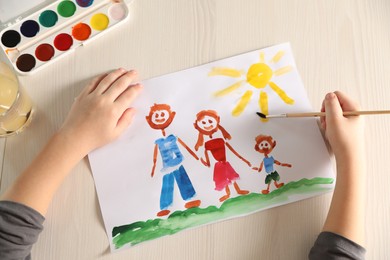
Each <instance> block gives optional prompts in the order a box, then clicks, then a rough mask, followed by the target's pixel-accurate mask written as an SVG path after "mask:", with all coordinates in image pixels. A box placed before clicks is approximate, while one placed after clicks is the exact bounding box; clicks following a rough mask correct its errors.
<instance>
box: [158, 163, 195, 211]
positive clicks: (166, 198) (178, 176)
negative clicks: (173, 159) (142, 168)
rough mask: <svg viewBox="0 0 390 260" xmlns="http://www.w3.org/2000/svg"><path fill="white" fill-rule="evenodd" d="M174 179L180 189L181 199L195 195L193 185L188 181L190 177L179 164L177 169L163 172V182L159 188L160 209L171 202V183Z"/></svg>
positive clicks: (172, 183) (166, 206)
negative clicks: (166, 172)
mask: <svg viewBox="0 0 390 260" xmlns="http://www.w3.org/2000/svg"><path fill="white" fill-rule="evenodd" d="M174 180H176V183H177V186H178V187H179V190H180V195H181V197H182V198H183V200H188V199H190V198H192V197H193V196H194V195H195V193H196V192H195V190H194V187H193V186H192V183H191V181H190V178H189V177H188V175H187V172H186V170H185V169H184V167H183V166H180V167H179V169H177V170H175V171H173V172H171V173H168V174H165V175H164V177H163V184H162V188H161V197H160V209H161V210H163V209H166V208H168V207H169V206H170V205H171V204H172V202H173V185H174Z"/></svg>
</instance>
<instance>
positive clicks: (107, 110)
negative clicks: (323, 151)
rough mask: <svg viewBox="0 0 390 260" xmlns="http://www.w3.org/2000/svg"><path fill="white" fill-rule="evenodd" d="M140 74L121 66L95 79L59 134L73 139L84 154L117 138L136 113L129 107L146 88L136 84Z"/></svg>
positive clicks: (72, 110) (74, 104)
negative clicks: (135, 81) (143, 88)
mask: <svg viewBox="0 0 390 260" xmlns="http://www.w3.org/2000/svg"><path fill="white" fill-rule="evenodd" d="M136 75H137V73H136V72H135V71H133V70H132V71H126V70H125V69H117V70H115V71H113V72H111V73H109V74H108V75H107V74H104V75H101V76H98V77H96V78H94V79H93V80H92V81H91V82H90V83H89V84H88V85H87V86H86V87H85V88H84V89H83V90H82V91H81V93H80V94H79V96H78V97H77V98H76V99H75V101H74V103H73V105H72V107H71V109H70V112H69V115H68V117H67V118H66V120H65V122H64V124H63V125H62V127H61V128H60V129H59V131H58V134H61V135H63V136H64V137H65V138H67V139H68V140H69V141H71V142H73V143H74V147H75V151H77V152H78V153H80V155H82V156H85V155H86V154H88V153H89V152H90V151H92V150H94V149H96V148H98V147H101V146H103V145H105V144H107V143H109V142H111V141H113V140H115V139H116V138H117V137H118V136H119V135H120V134H121V133H122V132H123V131H124V130H125V129H126V128H127V127H128V126H129V125H130V123H131V122H132V120H133V117H134V114H135V109H134V108H129V107H130V105H131V104H132V103H133V101H134V99H135V98H136V97H137V96H138V94H139V93H140V91H141V89H142V85H141V84H139V83H134V80H135V79H136Z"/></svg>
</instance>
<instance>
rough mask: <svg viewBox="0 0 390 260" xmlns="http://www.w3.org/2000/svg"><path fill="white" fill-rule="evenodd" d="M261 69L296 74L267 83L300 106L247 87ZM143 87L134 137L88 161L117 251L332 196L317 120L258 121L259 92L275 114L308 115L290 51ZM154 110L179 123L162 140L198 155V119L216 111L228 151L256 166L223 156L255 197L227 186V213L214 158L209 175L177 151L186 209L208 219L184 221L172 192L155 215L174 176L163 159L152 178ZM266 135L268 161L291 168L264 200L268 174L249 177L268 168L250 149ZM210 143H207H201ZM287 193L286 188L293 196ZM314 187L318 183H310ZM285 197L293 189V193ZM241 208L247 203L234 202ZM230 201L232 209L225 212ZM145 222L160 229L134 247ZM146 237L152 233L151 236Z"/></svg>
mask: <svg viewBox="0 0 390 260" xmlns="http://www.w3.org/2000/svg"><path fill="white" fill-rule="evenodd" d="M280 51H282V52H284V54H283V55H279V56H280V57H279V58H280V59H279V60H277V61H275V60H274V61H272V59H273V58H274V57H275V56H278V55H277V53H279V54H280ZM261 57H262V58H261ZM260 59H264V63H265V64H266V65H267V66H268V67H269V68H270V69H271V70H272V71H273V72H275V71H277V70H278V69H280V68H283V67H286V66H289V68H290V71H287V72H285V73H283V74H281V75H279V76H275V75H273V76H272V78H271V79H270V81H271V82H274V83H275V84H276V85H278V86H279V87H280V89H282V90H283V91H284V92H285V94H286V95H287V96H288V97H289V98H290V99H293V100H294V104H287V103H285V102H284V101H283V100H282V99H281V98H280V96H279V95H277V94H276V92H275V91H274V90H273V89H271V88H270V86H269V85H267V86H265V87H264V88H262V89H257V88H255V87H253V86H252V85H250V84H249V83H248V82H245V80H246V73H247V72H248V70H249V68H250V67H251V65H253V64H256V63H259V61H260ZM213 68H232V69H235V70H237V71H240V72H241V73H242V74H243V76H242V77H239V78H234V77H230V76H224V75H215V76H208V74H209V73H210V72H211V71H212V70H213ZM239 80H244V84H243V85H242V86H241V87H240V88H238V89H236V90H234V91H232V92H231V93H229V94H226V95H223V96H220V97H216V96H215V95H214V94H215V92H217V91H220V90H222V89H225V88H227V87H229V86H231V85H232V84H234V83H236V82H237V81H239ZM143 85H144V90H143V93H142V95H141V97H140V98H139V99H138V100H137V101H136V103H135V104H134V107H136V108H137V111H138V112H137V116H136V119H135V120H134V122H133V123H132V125H131V127H130V128H129V129H128V130H127V131H126V132H125V133H124V134H123V135H122V136H121V137H120V138H119V139H118V140H117V141H115V142H114V143H111V144H109V145H107V146H105V147H103V148H101V149H98V150H96V151H94V152H92V153H91V154H90V155H89V160H90V163H91V168H92V172H93V175H94V179H95V184H96V189H97V193H98V197H99V202H100V207H101V210H102V214H103V219H104V224H105V227H106V231H107V235H108V237H109V240H110V245H111V249H112V250H115V249H119V248H126V247H129V246H132V245H134V244H137V243H139V242H143V241H147V240H149V239H154V238H157V237H160V236H164V235H166V234H173V233H176V232H177V231H180V230H182V229H186V228H193V227H196V226H198V225H204V224H208V223H212V222H215V221H220V220H222V219H227V218H232V217H237V216H243V215H247V214H250V213H253V212H256V211H259V210H263V209H266V208H270V207H274V206H279V205H283V204H286V203H290V202H293V201H297V200H300V199H304V198H308V197H312V196H314V195H318V194H321V193H324V192H327V191H329V190H331V189H332V188H333V186H334V184H333V178H334V174H333V172H332V169H331V164H330V159H329V154H328V152H327V149H326V146H325V144H324V141H323V139H322V136H321V133H320V131H319V129H318V126H317V123H316V119H313V118H304V119H289V118H285V119H270V120H269V121H268V122H263V121H261V120H260V118H259V117H258V116H257V115H256V112H258V111H260V108H259V102H258V101H259V93H260V91H263V92H266V93H267V96H268V108H269V111H268V112H269V114H279V113H289V112H303V111H306V112H308V111H312V109H311V106H310V104H309V102H308V99H307V96H306V93H305V89H304V87H303V84H302V81H301V79H300V77H299V74H298V71H297V68H296V65H295V62H294V59H293V55H292V51H291V48H290V45H289V44H280V45H276V46H273V47H269V48H266V49H262V50H257V51H252V52H249V53H245V54H242V55H238V56H235V57H231V58H227V59H223V60H219V61H215V62H212V63H209V64H205V65H202V66H199V67H194V68H191V69H187V70H183V71H179V72H176V73H172V74H168V75H164V76H161V77H157V78H153V79H150V80H146V81H144V82H143ZM247 90H252V91H253V96H252V98H251V99H250V102H249V103H248V105H247V106H246V108H245V109H244V111H243V112H242V113H241V114H240V115H238V116H233V115H232V110H233V109H234V107H235V106H236V104H237V102H238V101H239V100H240V98H241V97H242V95H243V94H244V93H245V91H247ZM155 103H156V104H169V105H170V107H171V109H172V110H173V111H175V112H176V115H175V117H174V119H173V122H172V123H171V124H170V125H169V127H168V128H166V129H165V131H166V135H169V134H173V135H174V136H176V137H179V138H181V139H182V140H183V141H184V142H185V143H186V144H187V145H188V146H189V147H190V148H191V149H192V150H194V146H195V144H196V142H197V138H198V133H199V132H198V131H197V130H196V129H195V128H194V122H195V119H196V114H197V113H198V112H199V111H201V110H215V111H216V112H217V113H218V115H219V116H220V125H221V126H223V128H224V129H226V131H227V132H229V134H230V135H231V137H232V138H231V140H225V141H227V142H228V143H229V144H230V145H231V146H232V147H233V148H234V149H235V150H236V152H237V153H239V154H240V155H241V156H242V157H244V158H245V159H246V160H248V161H249V162H250V164H251V167H249V166H248V165H247V164H246V163H245V162H244V161H243V160H241V159H239V158H238V157H237V156H235V155H234V154H233V152H232V151H231V150H229V149H228V148H226V161H228V162H229V163H230V164H231V166H232V168H233V169H234V170H235V171H236V172H237V173H238V174H239V176H240V178H239V179H238V180H236V182H237V184H238V185H239V187H240V188H241V189H243V190H248V191H249V192H250V194H248V195H239V194H237V192H236V190H235V188H234V185H233V184H231V185H229V186H228V187H229V188H230V191H231V196H230V198H229V199H227V200H225V201H224V202H223V203H225V206H223V207H221V205H222V202H220V200H219V199H220V198H221V197H222V196H223V195H225V194H226V192H225V191H226V190H225V189H223V190H221V191H217V190H215V183H214V181H213V168H214V164H215V162H216V160H215V159H214V158H213V156H212V155H211V153H209V158H210V164H211V165H210V167H206V166H204V165H203V164H202V163H201V161H200V160H196V159H194V158H193V157H192V156H191V155H190V154H189V153H188V152H187V150H186V149H184V148H183V147H182V146H180V145H179V148H180V151H181V153H182V154H183V157H184V160H183V162H182V164H183V166H184V168H185V169H186V172H187V174H188V176H189V178H190V180H191V182H192V185H193V187H194V189H195V191H196V195H195V196H194V197H193V198H192V199H190V200H188V201H191V200H200V201H201V204H200V206H199V208H198V209H199V210H200V212H201V213H203V214H200V213H199V214H198V213H194V212H193V211H188V210H187V211H186V209H185V207H184V205H185V203H186V202H187V201H185V200H183V198H182V197H181V196H180V193H179V191H178V187H177V184H176V182H175V184H174V195H173V203H172V205H171V206H169V207H168V210H170V214H169V217H168V216H163V217H158V216H157V215H156V214H157V213H158V212H160V211H161V208H160V193H161V187H162V179H163V176H164V175H165V174H168V173H169V169H168V172H162V171H161V169H162V168H163V167H162V158H161V155H160V153H159V152H157V157H156V159H157V162H156V169H155V173H154V176H153V178H152V177H151V170H152V166H153V152H154V147H155V141H156V140H157V139H159V138H161V137H163V135H162V131H161V130H156V129H152V128H151V127H150V126H149V124H148V123H147V121H146V116H148V114H149V110H150V108H151V107H152V106H153V105H154V104H155ZM260 134H261V135H268V136H272V138H273V139H274V140H275V141H276V146H275V147H274V149H273V151H272V152H271V154H270V155H272V156H273V157H274V158H275V159H276V160H278V161H279V162H281V163H287V164H291V165H292V167H285V166H281V165H276V164H274V169H275V170H277V172H278V173H279V175H280V180H279V181H278V183H279V184H280V183H282V182H283V183H284V184H285V186H284V187H281V188H279V189H278V188H276V187H275V185H274V181H273V180H272V181H271V184H270V189H269V191H270V193H269V194H262V190H264V189H266V188H267V185H266V184H265V178H266V176H267V173H266V172H265V170H264V169H262V171H261V172H258V171H256V170H254V169H252V167H259V166H260V164H261V162H262V160H263V158H264V156H263V154H261V153H259V152H257V151H256V150H255V148H254V147H255V144H256V142H255V138H256V136H258V135H260ZM217 137H220V138H223V136H222V134H221V131H217V133H215V134H214V135H213V138H217ZM208 139H209V138H208V137H207V136H206V137H205V142H206V141H207V140H208ZM196 155H197V156H198V157H199V158H203V159H204V158H205V156H204V146H201V147H200V148H199V150H198V151H197V152H196ZM318 177H319V178H320V179H319V180H320V183H322V182H323V181H327V183H323V184H316V185H302V179H308V180H313V179H314V178H318ZM294 183H296V185H297V186H299V187H297V188H294V187H293V186H294V185H295V184H294ZM298 183H300V184H298ZM288 184H290V185H289V186H288ZM293 184H294V185H293ZM308 184H313V183H311V181H308ZM286 187H289V188H288V191H287V188H286ZM278 190H279V191H278ZM252 197H253V199H252ZM243 198H244V199H243ZM241 199H243V200H242V201H238V200H241ZM229 200H230V202H229V203H230V204H229V203H227V202H228V201H229ZM263 202H264V203H263ZM228 204H229V205H228ZM209 206H215V208H214V209H215V211H213V212H210V213H207V212H208V211H207V210H206V209H207V208H208V207H209ZM225 207H226V208H225ZM191 210H193V209H191ZM219 210H220V211H219ZM177 211H179V213H177ZM185 212H191V214H189V215H185V214H184V213H185ZM205 212H206V213H205ZM173 213H177V214H179V215H181V220H180V221H177V217H172V214H173ZM174 215H175V214H174ZM183 216H184V217H183ZM147 220H150V221H153V220H154V222H155V225H156V227H155V229H153V230H154V231H153V232H152V233H149V235H148V234H143V233H140V234H138V233H137V235H136V236H135V237H136V238H137V239H139V240H137V239H136V240H134V239H133V238H132V239H133V240H132V239H129V237H131V233H132V231H128V230H127V233H126V232H125V231H126V227H124V225H127V224H132V223H136V222H138V221H140V223H144V222H143V221H147ZM150 221H149V222H150ZM149 222H148V223H149ZM154 222H153V223H154ZM178 223H180V224H178ZM149 224H150V223H149ZM142 225H143V224H142ZM142 225H141V226H142ZM145 225H146V224H145ZM115 227H120V228H119V229H118V228H117V229H116V230H115V231H116V232H115V234H114V235H115V236H116V238H114V239H113V237H112V232H113V229H114V228H115ZM149 228H151V227H150V226H149ZM160 228H165V229H166V230H169V232H167V231H166V230H165V232H161V234H160V235H159V234H158V233H159V232H160V231H159V230H160ZM140 229H142V228H138V229H135V230H134V232H139V231H140ZM118 230H120V231H118ZM150 230H152V229H150ZM150 234H152V235H150Z"/></svg>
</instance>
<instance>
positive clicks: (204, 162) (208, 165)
mask: <svg viewBox="0 0 390 260" xmlns="http://www.w3.org/2000/svg"><path fill="white" fill-rule="evenodd" d="M200 161H201V162H202V163H203V164H204V166H206V167H210V164H208V163H207V162H206V161H205V160H203V158H200Z"/></svg>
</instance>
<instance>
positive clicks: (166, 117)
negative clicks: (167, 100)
mask: <svg viewBox="0 0 390 260" xmlns="http://www.w3.org/2000/svg"><path fill="white" fill-rule="evenodd" d="M175 115H176V113H175V112H174V111H171V107H170V106H169V105H167V104H154V105H153V106H152V107H150V111H149V115H148V116H146V121H147V122H148V124H149V125H150V127H151V128H153V129H165V128H167V127H168V126H169V125H170V124H171V123H172V121H173V118H174V117H175Z"/></svg>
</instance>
